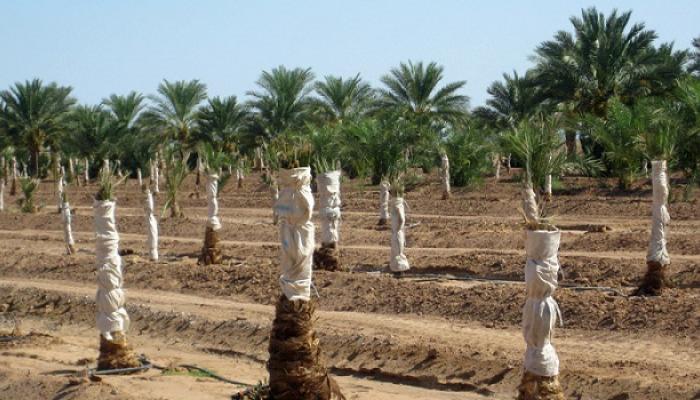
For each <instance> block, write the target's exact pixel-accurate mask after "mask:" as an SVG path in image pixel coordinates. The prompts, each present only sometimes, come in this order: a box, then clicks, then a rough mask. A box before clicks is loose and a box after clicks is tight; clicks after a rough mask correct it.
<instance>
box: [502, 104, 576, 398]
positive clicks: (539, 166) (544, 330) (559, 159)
mask: <svg viewBox="0 0 700 400" xmlns="http://www.w3.org/2000/svg"><path fill="white" fill-rule="evenodd" d="M558 129H559V126H558V121H557V120H556V119H555V118H548V119H542V118H540V119H539V120H537V119H535V120H526V121H523V122H521V123H520V124H519V125H518V126H517V127H516V128H514V130H513V132H512V133H511V134H510V135H508V136H507V137H506V140H507V141H508V142H509V143H510V147H511V150H512V151H513V153H514V154H515V155H516V156H517V157H518V158H520V159H522V160H524V161H525V171H526V176H525V180H524V182H525V184H524V188H523V213H524V216H525V222H526V239H525V250H526V254H527V263H526V266H525V285H526V291H527V300H526V302H525V306H524V307H523V336H524V338H525V342H526V344H527V350H526V352H525V365H524V367H525V373H524V374H523V377H522V381H521V383H520V386H519V387H518V399H519V400H540V399H548V400H550V399H551V400H563V399H564V394H563V391H562V388H561V386H560V384H559V378H558V375H559V358H558V357H557V353H556V351H555V349H554V347H553V346H552V343H551V340H552V337H553V333H554V332H553V329H554V327H555V326H556V321H557V317H558V315H559V314H560V313H559V306H558V305H557V302H556V301H555V300H554V299H553V298H552V295H553V293H554V290H555V289H556V287H557V273H558V271H559V260H558V257H557V253H558V251H559V241H560V239H561V232H560V231H559V230H558V229H557V228H556V227H554V226H553V225H551V223H549V221H547V220H546V219H544V218H543V216H544V212H543V210H544V202H543V201H542V200H541V197H540V201H539V202H538V201H537V196H536V194H535V192H534V190H533V187H535V185H537V186H539V187H542V185H543V183H544V181H545V179H546V177H547V176H548V175H552V174H555V173H556V171H557V170H559V169H560V168H562V166H563V164H564V161H565V156H564V155H563V154H562V153H563V152H560V154H559V155H558V156H556V157H552V156H551V155H552V154H553V153H555V152H556V151H557V150H558V149H559V148H561V146H562V145H563V144H562V143H561V142H560V140H559V138H558V134H557V131H558ZM538 203H540V204H538Z"/></svg>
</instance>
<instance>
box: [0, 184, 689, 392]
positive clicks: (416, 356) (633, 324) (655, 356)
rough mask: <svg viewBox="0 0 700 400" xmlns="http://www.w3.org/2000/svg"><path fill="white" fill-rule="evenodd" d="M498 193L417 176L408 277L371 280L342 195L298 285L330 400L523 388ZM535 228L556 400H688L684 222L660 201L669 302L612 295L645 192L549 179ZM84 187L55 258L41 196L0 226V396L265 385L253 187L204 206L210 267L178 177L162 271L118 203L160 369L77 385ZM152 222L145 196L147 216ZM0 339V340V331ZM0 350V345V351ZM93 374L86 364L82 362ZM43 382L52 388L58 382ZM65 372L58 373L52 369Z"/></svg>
mask: <svg viewBox="0 0 700 400" xmlns="http://www.w3.org/2000/svg"><path fill="white" fill-rule="evenodd" d="M516 181H517V179H505V180H503V181H501V182H499V183H494V182H493V181H491V180H488V181H487V182H485V184H484V185H483V186H482V187H480V188H478V189H472V190H456V191H455V192H454V195H453V197H452V198H451V199H450V200H446V201H444V200H440V196H441V190H440V187H439V184H438V183H437V179H436V178H435V177H428V179H427V181H426V182H427V183H426V184H424V185H422V186H420V187H419V188H418V189H417V190H415V191H412V192H409V193H407V196H406V199H407V202H408V218H407V225H408V229H407V242H408V246H409V248H408V251H407V254H408V256H409V260H410V262H411V266H412V270H411V272H410V273H409V274H408V275H406V276H405V277H403V278H400V279H397V278H394V277H393V276H391V275H390V274H387V273H386V268H387V265H388V256H389V240H390V233H389V231H387V230H383V229H379V228H378V227H377V226H376V222H377V205H378V204H377V203H378V190H377V187H373V186H369V185H365V184H364V183H363V182H359V181H349V180H345V181H344V182H343V193H342V199H343V221H342V227H341V253H340V254H341V263H342V267H343V270H342V271H339V272H326V271H316V272H315V278H314V280H315V286H316V288H317V289H318V293H319V299H318V302H319V306H320V310H321V311H320V312H319V315H318V318H319V319H318V324H317V329H318V331H319V336H320V338H321V344H322V347H323V350H324V353H325V358H326V360H327V362H328V366H329V367H330V370H331V371H332V373H333V374H334V375H336V376H338V377H339V382H340V384H341V387H342V388H343V391H344V392H345V394H346V395H347V396H348V398H349V399H379V400H384V399H416V398H418V399H458V398H459V399H479V398H495V399H510V398H513V397H514V394H515V388H516V386H517V384H518V382H519V380H520V376H521V374H522V368H521V365H522V355H523V352H524V342H523V339H522V335H521V333H520V320H521V315H520V313H521V307H522V304H523V303H524V286H523V283H522V281H523V267H524V250H523V246H524V233H523V227H522V223H521V220H522V217H521V216H520V212H519V210H518V207H519V204H520V196H519V192H518V184H517V182H516ZM562 185H563V188H561V189H560V190H558V191H555V196H554V200H553V202H552V204H551V205H550V206H549V207H548V213H549V215H551V216H552V218H553V220H554V222H555V223H556V224H557V225H558V226H559V227H560V228H561V229H562V231H563V235H562V244H561V251H560V261H561V265H562V269H563V279H562V280H561V281H560V284H561V286H562V287H561V288H560V289H558V290H557V292H556V294H555V298H556V300H557V301H558V302H559V305H560V307H561V309H562V313H563V317H564V321H563V322H564V323H563V326H562V327H561V328H559V329H558V330H557V331H556V334H555V346H556V347H557V351H558V353H559V355H560V359H561V381H562V384H563V386H564V388H565V390H566V393H567V396H568V397H567V398H571V399H580V400H583V399H606V400H625V399H644V400H646V399H649V400H651V399H669V400H671V399H673V400H676V399H700V330H699V329H700V302H699V301H698V300H699V299H700V240H698V233H700V207H699V206H698V205H699V204H698V196H697V195H696V196H692V197H691V198H690V199H684V198H683V195H682V189H681V188H679V187H675V188H674V190H673V193H672V196H671V199H672V201H671V204H670V213H671V216H672V218H673V222H672V225H671V227H670V235H669V251H670V252H671V257H672V262H673V264H672V266H671V271H670V280H671V282H672V283H673V285H674V287H673V288H671V289H669V290H667V291H666V292H665V293H664V294H663V295H662V296H660V297H657V298H639V297H632V296H629V295H630V293H631V292H632V290H633V288H634V287H635V286H636V285H637V283H638V282H639V280H640V278H641V277H642V275H643V273H644V269H645V262H644V260H645V254H646V243H647V239H648V236H649V223H650V214H651V210H650V209H651V188H650V186H649V185H648V183H647V182H643V181H640V182H639V184H638V185H637V186H636V187H635V189H634V190H633V191H631V192H626V193H622V192H619V191H617V190H616V189H615V188H614V182H612V181H592V180H589V179H583V178H567V179H564V181H563V182H562ZM94 192H95V188H94V187H92V186H91V187H88V188H85V187H75V186H69V197H70V202H71V205H72V206H73V207H74V213H75V216H74V219H73V230H74V232H75V236H76V239H77V246H76V247H77V248H78V252H77V254H74V255H73V256H67V255H65V254H64V253H65V246H64V244H63V233H62V230H61V218H60V216H59V214H57V212H56V205H55V203H56V202H55V200H54V198H55V196H54V194H53V188H52V184H51V183H50V182H46V183H44V184H42V187H41V189H40V193H39V195H38V197H39V203H40V204H44V205H45V206H44V207H43V208H42V210H41V211H40V212H39V213H38V214H35V215H27V214H21V213H19V211H18V210H17V207H16V205H15V204H14V203H15V200H16V199H17V198H16V197H8V198H6V204H8V203H9V204H10V208H9V210H7V211H6V212H3V213H0V330H1V329H2V328H3V324H4V325H11V324H12V323H11V321H12V320H14V319H17V320H19V321H21V329H22V331H23V333H24V334H28V333H30V332H31V333H32V335H30V336H26V337H23V339H17V340H11V341H2V340H0V399H20V398H24V399H34V398H36V399H45V398H46V399H93V398H94V399H97V398H100V399H103V398H105V399H136V398H139V399H192V398H197V399H210V398H211V399H227V398H230V395H231V394H233V393H235V392H236V391H237V390H240V389H241V388H242V387H243V386H242V385H232V384H227V383H224V382H220V381H217V380H214V379H211V378H209V377H205V376H198V375H196V374H193V373H188V372H187V371H184V372H183V371H182V368H170V367H175V366H177V365H179V364H183V363H187V364H196V365H198V366H202V367H206V368H208V369H211V370H214V371H216V372H217V373H219V374H220V375H222V376H225V377H227V378H230V379H233V380H236V381H239V382H242V383H245V384H253V383H255V382H258V381H260V380H264V379H265V376H266V372H265V361H266V358H267V340H268V333H269V327H270V323H271V320H272V313H273V305H274V302H275V299H276V297H277V296H278V293H279V287H278V283H277V279H278V276H279V267H278V265H277V260H278V255H279V250H278V244H277V243H278V240H277V228H276V227H275V226H274V225H272V216H271V204H272V202H271V199H270V193H269V191H268V190H267V189H266V188H265V187H264V186H263V185H262V184H261V183H260V179H259V178H258V177H257V176H250V177H248V178H247V179H246V181H245V185H244V187H243V188H242V189H237V188H236V187H235V184H234V185H229V186H227V187H226V188H224V190H223V191H222V193H221V199H220V206H221V210H220V212H221V216H222V223H223V228H222V231H221V233H220V238H221V245H222V249H223V256H224V261H223V263H222V264H221V265H215V266H209V267H203V266H198V265H197V256H198V253H199V250H200V248H201V245H202V239H203V237H204V221H205V216H206V203H205V200H204V194H203V193H202V194H201V196H200V198H197V196H196V195H195V193H194V184H193V179H192V177H191V178H190V180H189V181H188V182H187V185H186V190H185V191H183V194H182V199H181V204H182V206H183V210H184V211H185V213H186V217H185V218H177V219H171V218H167V217H163V218H160V221H159V222H160V231H161V243H160V244H161V246H160V252H161V256H162V259H161V261H160V262H158V263H153V262H150V261H148V260H147V257H146V248H145V237H146V235H145V234H146V225H145V220H144V218H143V201H144V199H143V195H142V194H141V193H140V191H139V190H138V188H137V185H136V183H135V181H129V182H127V184H126V185H125V186H122V187H120V188H119V189H118V190H117V198H118V200H117V204H118V205H117V223H118V229H119V232H120V234H121V238H122V241H121V248H129V249H133V250H134V252H135V254H134V255H130V256H126V257H124V262H125V280H126V283H125V286H126V288H127V295H128V300H127V301H128V311H129V313H130V315H131V318H132V327H131V330H130V332H129V338H130V341H131V342H132V343H133V345H134V347H135V348H136V349H137V351H139V352H140V353H144V354H146V355H147V356H148V357H149V358H150V359H151V360H153V362H154V363H156V364H158V365H160V366H165V367H168V368H169V369H167V370H166V371H163V370H157V369H152V370H150V371H148V372H147V373H144V374H140V375H132V376H119V377H116V376H110V377H104V378H103V379H102V380H101V381H100V382H91V381H89V380H87V379H85V378H82V377H80V376H79V375H80V373H81V372H84V370H85V368H86V366H85V365H86V364H87V365H94V359H95V358H96V356H97V345H98V333H97V332H96V330H95V329H94V313H95V307H94V302H93V298H94V291H95V282H94V281H95V274H94V242H93V237H94V233H93V226H92V210H91V205H92V196H93V194H94ZM157 202H158V204H159V207H162V199H158V200H157ZM1 334H2V332H0V335H1ZM0 339H2V336H0ZM91 363H92V364H91ZM57 371H58V372H57ZM69 372H70V373H71V374H72V375H76V374H77V375H78V376H69V375H67V374H68V373H69Z"/></svg>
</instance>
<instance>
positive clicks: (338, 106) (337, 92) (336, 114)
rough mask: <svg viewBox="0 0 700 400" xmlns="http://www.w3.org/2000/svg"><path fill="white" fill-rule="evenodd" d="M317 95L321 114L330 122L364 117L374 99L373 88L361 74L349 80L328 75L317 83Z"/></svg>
mask: <svg viewBox="0 0 700 400" xmlns="http://www.w3.org/2000/svg"><path fill="white" fill-rule="evenodd" d="M316 94H318V96H319V99H318V100H317V101H316V104H317V106H318V109H319V111H320V114H321V115H322V116H323V118H324V120H326V121H329V122H343V121H344V120H346V119H348V118H353V117H357V116H362V115H363V114H365V112H366V111H367V110H368V109H369V107H370V105H371V103H372V100H373V97H374V92H373V90H372V87H371V86H370V85H369V84H367V83H365V82H364V81H363V80H362V78H360V74H357V75H355V76H354V77H352V78H349V79H343V78H340V77H336V76H333V75H328V76H326V77H325V78H324V80H323V81H322V82H317V83H316Z"/></svg>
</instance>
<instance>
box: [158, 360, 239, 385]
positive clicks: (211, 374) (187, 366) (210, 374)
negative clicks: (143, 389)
mask: <svg viewBox="0 0 700 400" xmlns="http://www.w3.org/2000/svg"><path fill="white" fill-rule="evenodd" d="M152 366H153V368H155V369H158V370H161V371H165V370H167V369H168V368H165V367H163V366H161V365H156V364H153V365H152ZM177 367H180V368H185V369H194V370H197V371H200V372H203V373H205V374H207V376H208V377H210V378H213V379H216V380H217V381H221V382H225V383H230V384H232V385H239V386H246V387H250V386H253V385H251V384H249V383H245V382H239V381H234V380H232V379H228V378H224V377H223V376H221V375H219V374H217V373H215V372H214V371H212V370H209V369H206V368H202V367H199V366H197V365H193V364H180V365H178V366H177Z"/></svg>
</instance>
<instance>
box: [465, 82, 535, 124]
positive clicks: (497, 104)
mask: <svg viewBox="0 0 700 400" xmlns="http://www.w3.org/2000/svg"><path fill="white" fill-rule="evenodd" d="M532 75H533V74H532V72H531V71H528V72H527V73H525V75H524V76H520V75H518V73H517V72H515V71H513V75H512V76H511V75H508V74H503V81H495V82H493V83H492V84H491V86H489V88H488V89H487V90H486V91H487V93H488V94H489V95H490V96H491V97H490V98H489V99H488V100H486V106H484V107H477V108H476V109H474V114H475V115H476V116H477V117H480V118H482V119H483V120H485V121H488V122H490V125H492V126H493V127H495V128H497V129H510V128H512V127H514V126H517V125H518V123H520V121H522V120H523V119H525V118H528V117H530V116H532V115H534V114H535V112H536V111H537V110H538V109H539V108H540V105H541V103H542V101H543V100H544V98H543V96H542V91H541V90H540V88H539V87H538V86H537V85H536V83H535V80H534V77H533V76H532Z"/></svg>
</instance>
